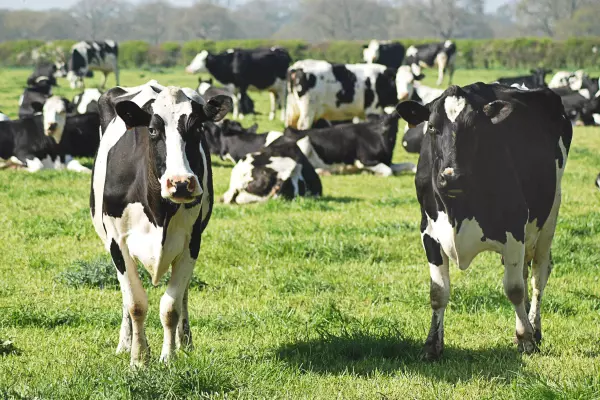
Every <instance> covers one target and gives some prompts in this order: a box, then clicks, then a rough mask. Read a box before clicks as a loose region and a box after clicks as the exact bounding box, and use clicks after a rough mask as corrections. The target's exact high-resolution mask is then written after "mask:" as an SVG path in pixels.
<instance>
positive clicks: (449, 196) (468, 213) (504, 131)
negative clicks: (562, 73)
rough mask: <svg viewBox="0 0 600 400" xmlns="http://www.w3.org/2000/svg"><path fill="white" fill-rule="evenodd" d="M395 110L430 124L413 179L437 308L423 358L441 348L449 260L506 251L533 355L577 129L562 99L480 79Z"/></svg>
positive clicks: (521, 337)
mask: <svg viewBox="0 0 600 400" xmlns="http://www.w3.org/2000/svg"><path fill="white" fill-rule="evenodd" d="M397 111H398V113H399V114H400V115H401V116H402V118H404V119H405V120H406V121H407V122H408V123H409V124H411V125H418V124H420V123H422V122H424V121H425V122H426V126H427V129H426V134H425V137H424V139H423V143H422V147H421V154H420V157H419V162H418V166H417V174H416V177H415V186H416V191H417V198H418V200H419V204H420V206H421V228H420V230H421V239H422V244H423V248H424V250H425V254H426V256H427V260H428V263H429V270H430V276H431V280H430V299H431V307H432V310H433V313H432V318H431V329H430V331H429V335H428V337H427V340H426V342H425V357H426V358H427V359H429V360H435V359H438V358H439V357H440V356H441V355H442V352H443V349H444V311H445V309H446V306H447V304H448V299H449V296H450V276H449V269H448V267H449V260H452V261H453V262H455V263H456V264H457V265H458V266H459V268H460V269H462V270H464V269H466V268H468V267H469V264H470V263H471V262H472V260H473V258H474V257H475V256H476V255H477V254H479V253H480V252H483V251H494V252H497V253H500V254H501V255H502V260H503V264H504V267H505V269H504V280H503V283H504V292H505V293H506V296H507V297H508V299H509V300H510V301H511V303H512V304H513V306H514V309H515V312H516V340H517V343H518V349H519V350H520V351H521V352H523V353H532V352H534V351H536V350H537V345H538V343H539V342H540V341H541V338H542V333H541V316H540V302H541V299H542V294H543V291H544V287H545V285H546V282H547V280H548V276H549V273H550V270H551V268H552V257H551V254H550V247H551V244H552V238H553V236H554V231H555V228H556V223H557V217H558V211H559V207H560V202H561V178H562V175H563V171H564V169H565V165H566V162H567V155H568V152H569V147H570V144H571V139H572V134H573V130H572V127H571V124H570V123H569V120H568V119H567V117H566V115H565V112H564V109H563V106H562V104H561V102H560V97H559V96H557V95H556V94H554V93H553V92H552V91H551V90H550V89H536V90H530V91H526V90H520V89H517V88H512V87H506V86H503V85H494V84H492V85H489V84H484V83H481V82H478V83H474V84H472V85H468V86H464V87H458V86H451V87H450V88H448V89H447V90H446V91H445V92H444V94H443V95H442V97H440V98H439V99H437V100H436V101H434V102H433V103H429V104H428V105H426V106H423V105H420V104H418V103H415V102H403V103H400V104H398V106H397ZM531 261H533V266H532V281H531V283H532V286H533V295H532V298H531V308H530V309H529V310H527V308H528V306H529V302H528V294H527V293H528V291H527V290H526V289H527V288H526V286H525V285H524V283H525V281H526V279H527V276H528V268H527V265H528V264H529V263H530V262H531ZM528 312H529V314H528Z"/></svg>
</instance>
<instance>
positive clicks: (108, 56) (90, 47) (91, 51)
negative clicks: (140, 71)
mask: <svg viewBox="0 0 600 400" xmlns="http://www.w3.org/2000/svg"><path fill="white" fill-rule="evenodd" d="M118 57H119V46H118V45H117V43H116V42H114V41H112V40H105V41H103V42H93V41H85V42H79V43H75V44H74V45H73V47H71V55H70V57H69V63H68V68H69V72H68V73H67V79H68V80H69V82H70V85H71V89H76V88H82V87H84V82H83V78H84V77H86V76H89V74H90V73H91V71H93V70H95V71H101V72H102V73H103V74H104V75H103V78H102V83H101V84H100V87H101V88H104V86H105V85H106V77H107V76H108V74H110V73H111V72H113V73H114V74H115V79H116V81H117V86H118V85H119V64H118Z"/></svg>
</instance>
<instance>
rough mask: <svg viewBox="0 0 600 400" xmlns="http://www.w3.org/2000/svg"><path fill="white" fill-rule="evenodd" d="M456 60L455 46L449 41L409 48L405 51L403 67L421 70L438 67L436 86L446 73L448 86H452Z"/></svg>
mask: <svg viewBox="0 0 600 400" xmlns="http://www.w3.org/2000/svg"><path fill="white" fill-rule="evenodd" d="M455 58H456V44H455V43H454V42H453V41H451V40H446V41H445V42H443V43H429V44H421V45H418V46H410V47H409V48H408V50H406V58H405V59H404V64H405V65H417V66H419V67H422V68H433V67H434V66H435V65H437V67H438V79H437V85H438V86H440V85H441V84H442V82H443V81H444V73H445V72H446V71H448V84H449V85H450V84H452V76H453V75H454V60H455Z"/></svg>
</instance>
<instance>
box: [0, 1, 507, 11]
mask: <svg viewBox="0 0 600 400" xmlns="http://www.w3.org/2000/svg"><path fill="white" fill-rule="evenodd" d="M98 1H101V0H98ZM130 1H131V0H130ZM143 1H144V0H133V2H134V3H142V2H143ZM292 1H293V0H292ZM509 1H510V0H487V1H486V11H488V12H489V11H494V10H496V9H497V8H498V7H499V6H501V5H503V4H505V3H508V2H509ZM169 2H170V3H171V4H175V5H178V6H189V5H191V4H193V3H194V0H169ZM75 3H77V0H0V9H2V8H4V9H11V10H19V9H30V10H48V9H50V8H69V7H71V6H72V5H73V4H75Z"/></svg>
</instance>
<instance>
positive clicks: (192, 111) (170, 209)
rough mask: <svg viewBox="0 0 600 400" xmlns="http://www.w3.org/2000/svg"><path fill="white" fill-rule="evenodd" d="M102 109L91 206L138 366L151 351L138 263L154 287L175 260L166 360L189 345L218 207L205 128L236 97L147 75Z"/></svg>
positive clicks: (122, 347) (109, 95) (123, 335)
mask: <svg viewBox="0 0 600 400" xmlns="http://www.w3.org/2000/svg"><path fill="white" fill-rule="evenodd" d="M99 105H100V114H101V124H102V132H103V134H102V138H101V141H100V147H99V150H98V155H97V156H96V160H95V162H94V169H93V177H92V190H91V194H90V208H91V215H92V220H93V224H94V228H95V230H96V232H97V234H98V236H99V237H100V238H101V239H102V242H103V243H104V245H105V247H106V250H107V251H108V252H109V253H110V255H111V258H112V260H113V263H114V265H115V267H116V270H117V277H118V279H119V283H120V286H121V292H122V295H123V318H122V323H121V331H120V338H119V345H118V347H117V352H130V353H131V363H132V364H133V365H139V364H142V363H143V362H144V361H146V360H147V359H148V355H149V347H148V342H147V340H146V334H145V330H144V321H145V319H146V315H147V312H148V297H147V295H146V292H145V290H144V288H143V286H142V283H141V281H140V278H139V276H138V272H137V263H138V262H139V263H140V264H142V265H143V266H144V267H145V268H146V270H147V271H148V272H149V273H150V276H151V277H152V282H153V283H154V284H155V285H156V284H157V283H158V282H159V280H160V279H161V278H162V277H163V276H164V275H165V273H166V272H167V271H168V270H169V269H170V267H171V266H172V269H171V276H170V278H169V282H168V284H167V290H166V292H165V294H164V295H163V297H162V298H161V301H160V320H161V323H162V325H163V329H164V340H163V346H162V351H161V356H160V358H161V360H162V361H168V360H170V359H171V358H172V356H173V355H174V352H175V350H176V348H179V347H180V346H181V347H185V348H189V347H190V346H191V344H192V337H191V331H190V326H189V317H188V307H187V304H188V286H189V282H190V279H191V277H192V274H193V270H194V265H195V263H196V259H197V258H198V254H199V250H200V238H201V235H202V232H203V231H204V229H205V228H206V226H207V224H208V221H209V219H210V215H211V211H212V205H213V185H212V172H211V164H210V157H209V154H208V150H207V149H206V142H205V140H204V137H203V129H202V124H203V123H204V122H206V121H216V120H219V119H221V118H223V117H224V116H225V114H227V112H229V111H230V109H231V99H230V98H229V97H227V96H216V97H213V98H212V99H210V100H209V101H208V102H205V101H204V100H203V99H202V97H200V96H199V95H198V93H197V92H195V91H194V90H192V89H181V88H178V87H163V86H162V85H159V84H158V83H157V82H156V81H151V82H149V83H147V84H146V85H141V86H139V87H136V88H122V87H115V88H112V89H110V90H109V91H107V92H106V93H104V94H103V95H102V97H101V98H100V101H99Z"/></svg>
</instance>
